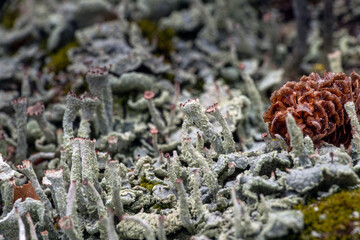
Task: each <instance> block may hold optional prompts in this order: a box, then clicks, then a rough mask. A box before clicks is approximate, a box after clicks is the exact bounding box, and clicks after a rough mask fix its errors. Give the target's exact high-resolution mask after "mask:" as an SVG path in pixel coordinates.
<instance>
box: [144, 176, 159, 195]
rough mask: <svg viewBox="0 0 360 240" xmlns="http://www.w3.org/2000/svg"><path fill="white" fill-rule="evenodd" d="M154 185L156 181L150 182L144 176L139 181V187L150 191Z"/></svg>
mask: <svg viewBox="0 0 360 240" xmlns="http://www.w3.org/2000/svg"><path fill="white" fill-rule="evenodd" d="M155 185H158V183H152V182H150V181H149V180H147V179H146V178H145V177H141V182H140V186H141V187H143V188H146V189H147V190H149V191H150V192H151V191H152V189H153V187H154V186H155Z"/></svg>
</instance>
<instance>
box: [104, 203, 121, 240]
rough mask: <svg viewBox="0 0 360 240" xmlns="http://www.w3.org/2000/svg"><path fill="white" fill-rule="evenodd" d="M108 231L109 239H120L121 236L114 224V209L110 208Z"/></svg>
mask: <svg viewBox="0 0 360 240" xmlns="http://www.w3.org/2000/svg"><path fill="white" fill-rule="evenodd" d="M106 226H107V232H108V237H109V240H118V239H119V237H118V235H117V233H116V230H115V227H114V226H115V225H114V211H113V210H112V209H108V215H107V225H106Z"/></svg>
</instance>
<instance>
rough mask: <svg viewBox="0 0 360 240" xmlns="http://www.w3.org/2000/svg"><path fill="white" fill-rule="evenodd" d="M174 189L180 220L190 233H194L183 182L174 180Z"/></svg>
mask: <svg viewBox="0 0 360 240" xmlns="http://www.w3.org/2000/svg"><path fill="white" fill-rule="evenodd" d="M176 189H177V193H178V197H179V207H180V219H181V222H182V223H183V224H184V227H185V228H186V229H187V230H188V231H189V232H190V233H193V232H194V231H195V226H194V221H193V220H192V219H191V215H190V210H189V203H188V201H187V196H186V191H185V187H184V184H183V180H182V179H180V178H178V179H177V180H176Z"/></svg>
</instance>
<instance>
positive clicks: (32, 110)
mask: <svg viewBox="0 0 360 240" xmlns="http://www.w3.org/2000/svg"><path fill="white" fill-rule="evenodd" d="M44 111H45V106H44V103H42V102H37V103H36V104H35V105H32V106H30V107H28V108H27V114H28V115H29V116H39V115H41V114H42V113H43V112H44Z"/></svg>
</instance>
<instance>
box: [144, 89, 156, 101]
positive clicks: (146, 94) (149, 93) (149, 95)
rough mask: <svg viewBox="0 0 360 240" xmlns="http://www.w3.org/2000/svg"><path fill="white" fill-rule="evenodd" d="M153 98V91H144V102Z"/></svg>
mask: <svg viewBox="0 0 360 240" xmlns="http://www.w3.org/2000/svg"><path fill="white" fill-rule="evenodd" d="M154 97H155V93H154V92H153V91H145V92H144V98H145V99H146V100H151V99H153V98H154Z"/></svg>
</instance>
